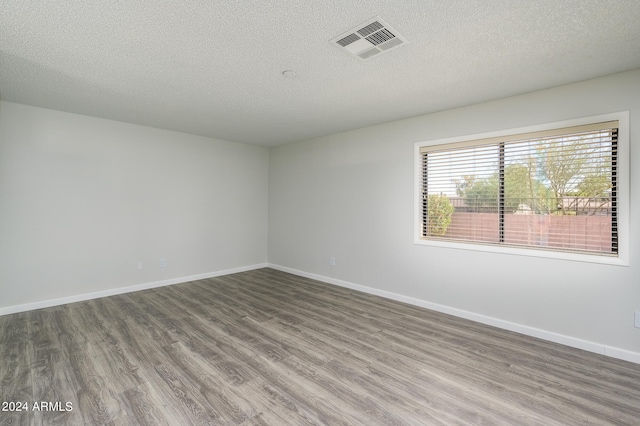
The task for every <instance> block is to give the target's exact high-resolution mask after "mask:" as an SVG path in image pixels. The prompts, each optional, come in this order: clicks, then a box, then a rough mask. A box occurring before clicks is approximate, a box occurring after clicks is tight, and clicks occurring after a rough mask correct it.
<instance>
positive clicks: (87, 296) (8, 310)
mask: <svg viewBox="0 0 640 426" xmlns="http://www.w3.org/2000/svg"><path fill="white" fill-rule="evenodd" d="M268 266H269V265H268V264H267V263H260V264H256V265H249V266H242V267H239V268H232V269H224V270H221V271H215V272H207V273H205V274H198V275H191V276H188V277H179V278H171V279H168V280H162V281H153V282H150V283H143V284H136V285H131V286H126V287H118V288H112V289H109V290H102V291H95V292H92V293H83V294H78V295H74V296H67V297H60V298H57V299H50V300H41V301H38V302H32V303H25V304H23V305H14V306H6V307H2V308H0V316H2V315H8V314H15V313H17V312H25V311H32V310H34V309H42V308H49V307H51V306H58V305H65V304H67V303H74V302H82V301H84V300H91V299H99V298H101V297H106V296H114V295H116V294H123V293H132V292H134V291H140V290H147V289H150V288H156V287H164V286H166V285H172V284H180V283H185V282H189V281H195V280H204V279H207V278H213V277H219V276H222V275H229V274H235V273H238V272H245V271H250V270H253V269H260V268H266V267H268Z"/></svg>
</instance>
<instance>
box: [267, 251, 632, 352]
mask: <svg viewBox="0 0 640 426" xmlns="http://www.w3.org/2000/svg"><path fill="white" fill-rule="evenodd" d="M268 266H269V267H270V268H273V269H277V270H279V271H283V272H288V273H291V274H294V275H299V276H301V277H306V278H311V279H313V280H317V281H322V282H326V283H329V284H334V285H337V286H340V287H346V288H350V289H353V290H358V291H362V292H364V293H369V294H373V295H376V296H381V297H385V298H387V299H392V300H397V301H399V302H404V303H408V304H410V305H415V306H420V307H422V308H427V309H431V310H433V311H437V312H442V313H445V314H449V315H454V316H457V317H460V318H465V319H468V320H472V321H476V322H479V323H482V324H487V325H491V326H494V327H498V328H502V329H504V330H509V331H514V332H516V333H520V334H524V335H527V336H532V337H537V338H539V339H543V340H548V341H550V342H554V343H560V344H562V345H566V346H570V347H573V348H578V349H583V350H585V351H589V352H594V353H597V354H600V355H606V356H609V357H612V358H617V359H622V360H625V361H629V362H634V363H636V364H640V353H637V352H632V351H628V350H626V349H620V348H615V347H611V346H607V345H603V344H601V343H595V342H590V341H588V340H582V339H578V338H576V337H571V336H566V335H564V334H558V333H554V332H552V331H547V330H542V329H539V328H535V327H529V326H527V325H522V324H517V323H514V322H510V321H505V320H502V319H499V318H494V317H489V316H486V315H481V314H476V313H473V312H469V311H465V310H462V309H457V308H452V307H450V306H446V305H440V304H437V303H432V302H427V301H426V300H422V299H416V298H414V297H408V296H403V295H401V294H397V293H392V292H390V291H385V290H379V289H375V288H371V287H367V286H363V285H360V284H354V283H350V282H348V281H342V280H338V279H335V278H330V277H325V276H323V275H317V274H312V273H309V272H304V271H299V270H297V269H292V268H287V267H285V266H280V265H275V264H271V263H270V264H269V265H268Z"/></svg>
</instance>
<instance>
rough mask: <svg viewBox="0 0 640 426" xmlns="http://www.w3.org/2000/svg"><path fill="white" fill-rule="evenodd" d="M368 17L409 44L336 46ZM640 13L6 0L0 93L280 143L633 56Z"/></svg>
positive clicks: (582, 1)
mask: <svg viewBox="0 0 640 426" xmlns="http://www.w3.org/2000/svg"><path fill="white" fill-rule="evenodd" d="M375 16H380V17H381V18H382V19H384V20H385V21H387V22H388V23H389V25H391V26H392V27H393V28H395V29H396V30H397V31H398V32H399V33H400V34H401V35H402V36H404V37H405V38H406V39H407V40H408V41H409V43H408V44H407V45H406V46H402V47H399V48H397V49H395V50H392V51H389V52H388V53H385V54H384V55H380V56H376V57H373V58H371V59H368V60H366V61H363V60H360V59H358V58H356V57H354V56H350V55H349V54H347V53H345V52H344V51H341V50H340V49H339V48H337V47H336V46H335V45H331V44H330V43H329V40H330V39H332V38H333V37H335V36H338V35H340V34H342V33H344V32H345V31H347V30H349V29H350V28H352V27H354V26H356V25H358V24H360V23H362V22H364V21H366V20H368V19H370V18H372V17H375ZM639 23H640V1H638V0H620V1H615V0H611V1H604V0H577V1H573V0H536V1H526V0H491V1H480V0H476V1H472V0H466V1H441V0H386V1H384V0H366V1H365V0H323V1H322V2H319V1H306V2H301V1H300V0H295V1H291V0H260V1H249V0H245V1H242V0H217V1H211V0H201V1H172V2H168V1H144V2H141V1H131V0H124V1H116V0H112V1H107V0H102V1H99V0H95V1H79V0H78V1H71V0H58V1H53V0H47V1H44V0H30V1H24V0H2V2H1V4H0V98H1V99H2V100H6V101H11V102H18V103H23V104H28V105H35V106H41V107H45V108H52V109H57V110H62V111H68V112H75V113H80V114H86V115H91V116H96V117H103V118H108V119H113V120H119V121H126V122H131V123H137V124H142V125H147V126H153V127H159V128H164V129H171V130H177V131H181V132H187V133H194V134H199V135H205V136H211V137H215V138H221V139H227V140H231V141H238V142H246V143H251V144H256V145H265V146H273V145H278V144H282V143H288V142H293V141H299V140H304V139H308V138H312V137H316V136H321V135H326V134H331V133H335V132H340V131H344V130H349V129H354V128H358V127H363V126H367V125H372V124H378V123H382V122H387V121H392V120H397V119H400V118H406V117H410V116H415V115H420V114H425V113H430V112H434V111H440V110H445V109H450V108H455V107H459V106H464V105H470V104H473V103H478V102H483V101H487V100H491V99H497V98H502V97H505V96H510V95H515V94H519V93H525V92H530V91H534V90H539V89H543V88H548V87H553V86H558V85H562V84H566V83H571V82H575V81H580V80H585V79H589V78H594V77H598V76H602V75H606V74H611V73H615V72H621V71H626V70H631V69H636V68H640V24H639ZM288 69H291V70H295V71H296V72H297V75H296V77H294V78H286V77H284V76H283V75H282V71H284V70H288Z"/></svg>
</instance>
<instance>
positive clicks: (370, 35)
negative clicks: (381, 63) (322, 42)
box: [329, 17, 408, 59]
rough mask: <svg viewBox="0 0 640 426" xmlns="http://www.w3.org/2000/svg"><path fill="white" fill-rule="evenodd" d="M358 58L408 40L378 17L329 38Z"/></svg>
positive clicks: (373, 54) (391, 47) (376, 53)
mask: <svg viewBox="0 0 640 426" xmlns="http://www.w3.org/2000/svg"><path fill="white" fill-rule="evenodd" d="M329 42H330V43H335V44H337V45H338V46H340V47H341V48H343V49H345V50H347V51H348V52H349V53H351V54H353V55H356V56H357V57H359V58H360V59H368V58H370V57H372V56H375V55H378V54H380V53H384V52H386V51H388V50H391V49H393V48H395V47H399V46H402V45H404V44H407V43H408V41H407V40H406V39H405V38H404V37H402V36H401V35H400V34H398V32H397V31H396V30H394V29H393V28H391V27H390V26H389V24H387V23H386V22H384V21H383V20H382V19H380V18H379V17H375V18H373V19H370V20H368V21H367V22H364V23H362V24H360V25H358V26H357V27H355V28H353V29H351V30H349V31H347V32H346V33H344V34H341V35H339V36H338V37H336V38H334V39H332V40H329Z"/></svg>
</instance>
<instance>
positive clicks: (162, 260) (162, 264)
mask: <svg viewBox="0 0 640 426" xmlns="http://www.w3.org/2000/svg"><path fill="white" fill-rule="evenodd" d="M160 267H161V268H166V267H167V259H160Z"/></svg>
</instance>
